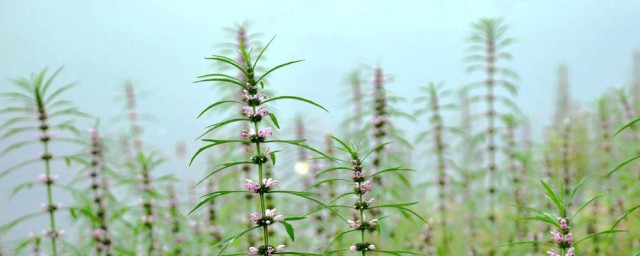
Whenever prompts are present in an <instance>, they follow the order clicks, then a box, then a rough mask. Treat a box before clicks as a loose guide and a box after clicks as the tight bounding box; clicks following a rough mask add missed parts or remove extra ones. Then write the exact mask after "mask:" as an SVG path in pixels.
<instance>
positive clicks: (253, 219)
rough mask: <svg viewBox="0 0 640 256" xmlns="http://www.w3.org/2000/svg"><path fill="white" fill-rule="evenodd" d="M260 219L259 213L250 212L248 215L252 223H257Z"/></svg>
mask: <svg viewBox="0 0 640 256" xmlns="http://www.w3.org/2000/svg"><path fill="white" fill-rule="evenodd" d="M261 219H262V215H261V214H259V213H252V214H251V215H250V216H249V221H251V222H253V223H254V224H255V223H258V221H260V220H261Z"/></svg>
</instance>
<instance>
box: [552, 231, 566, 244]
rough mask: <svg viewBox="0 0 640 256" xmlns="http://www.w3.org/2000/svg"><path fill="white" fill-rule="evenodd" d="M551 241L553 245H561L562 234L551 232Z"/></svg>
mask: <svg viewBox="0 0 640 256" xmlns="http://www.w3.org/2000/svg"><path fill="white" fill-rule="evenodd" d="M551 240H552V241H553V242H554V243H558V244H559V243H562V240H563V239H562V234H560V233H559V232H557V231H555V230H552V231H551Z"/></svg>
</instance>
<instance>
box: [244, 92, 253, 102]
mask: <svg viewBox="0 0 640 256" xmlns="http://www.w3.org/2000/svg"><path fill="white" fill-rule="evenodd" d="M249 99H251V95H250V94H249V92H248V91H247V90H242V100H243V101H247V100H249Z"/></svg>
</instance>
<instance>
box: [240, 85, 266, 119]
mask: <svg viewBox="0 0 640 256" xmlns="http://www.w3.org/2000/svg"><path fill="white" fill-rule="evenodd" d="M247 88H249V89H248V90H242V101H244V102H246V103H247V105H249V106H251V107H255V106H259V105H260V103H262V101H264V100H266V99H267V96H265V95H264V93H262V92H257V89H256V88H255V87H253V86H252V85H251V84H249V83H247ZM267 114H268V113H267Z"/></svg>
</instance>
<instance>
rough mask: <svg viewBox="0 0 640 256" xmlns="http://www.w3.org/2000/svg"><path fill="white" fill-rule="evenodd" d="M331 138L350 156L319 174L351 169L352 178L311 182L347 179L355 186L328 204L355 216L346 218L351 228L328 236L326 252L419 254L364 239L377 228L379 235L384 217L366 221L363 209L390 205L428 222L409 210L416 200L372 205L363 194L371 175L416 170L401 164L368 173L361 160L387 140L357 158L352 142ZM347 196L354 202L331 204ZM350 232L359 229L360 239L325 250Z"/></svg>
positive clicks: (332, 180) (367, 189)
mask: <svg viewBox="0 0 640 256" xmlns="http://www.w3.org/2000/svg"><path fill="white" fill-rule="evenodd" d="M333 139H334V140H336V141H337V142H338V143H339V144H340V145H341V146H342V148H341V149H343V150H344V151H346V152H347V153H349V156H350V159H349V160H339V159H337V160H338V162H339V163H341V164H344V166H336V167H332V168H329V169H326V170H324V171H322V172H320V173H318V175H322V174H326V173H329V172H333V171H339V170H345V171H347V170H348V171H352V172H353V173H352V174H351V175H350V176H351V177H350V178H351V179H344V178H332V179H327V180H323V181H319V182H318V183H316V184H314V186H317V185H320V184H323V183H327V182H337V181H346V182H355V186H354V188H353V190H352V191H351V192H347V193H344V194H341V195H338V196H337V197H336V198H335V199H334V200H333V201H332V203H331V204H330V205H329V207H331V208H347V209H353V210H354V211H355V212H354V213H355V214H354V215H355V216H354V220H349V221H348V224H349V227H350V228H352V229H351V230H348V231H343V232H340V233H338V234H337V235H336V236H334V237H332V238H331V239H329V241H328V242H327V243H325V245H326V247H327V249H326V250H325V254H329V255H331V254H334V253H339V252H343V251H349V252H350V253H355V252H356V251H357V252H360V253H362V255H366V254H367V252H372V251H374V252H376V253H383V254H391V255H402V254H413V255H419V254H416V253H414V252H409V251H395V250H381V249H380V248H379V247H380V245H378V247H376V245H375V244H373V243H371V242H369V241H367V240H366V238H365V233H366V231H373V230H377V232H378V234H380V231H381V227H380V225H379V223H378V221H379V220H381V219H384V218H386V216H384V217H379V218H376V219H371V220H368V219H367V217H366V214H365V212H367V211H371V210H375V209H384V208H391V209H397V210H400V211H401V212H402V213H403V214H407V215H409V214H410V215H413V216H414V217H416V218H418V219H420V220H421V221H423V222H424V223H425V224H428V223H427V221H426V220H425V219H424V218H422V217H421V216H420V215H419V214H418V213H416V212H415V211H413V210H411V209H409V208H408V207H409V206H412V205H415V204H417V203H418V202H412V203H395V204H388V205H376V206H374V204H373V201H374V199H373V198H372V197H371V198H369V199H365V197H364V196H365V195H366V194H371V193H369V192H371V191H372V190H373V186H374V185H373V182H372V180H371V178H373V177H376V176H378V175H381V174H385V173H400V172H408V171H415V170H412V169H408V168H404V167H402V166H398V167H393V168H387V169H383V170H378V171H375V172H374V173H372V174H369V175H367V174H366V173H365V172H364V170H365V168H364V160H365V159H366V158H367V156H369V155H370V154H371V153H373V152H375V151H376V150H378V148H381V147H384V146H385V145H386V144H388V143H383V144H380V145H378V146H377V147H375V148H373V149H371V150H370V151H368V152H367V153H366V154H365V155H364V157H362V158H361V157H360V156H359V153H358V151H357V150H356V149H355V147H354V146H353V145H348V144H347V143H345V142H344V141H342V140H340V139H338V138H336V137H333ZM349 195H355V196H356V200H355V203H354V204H353V205H341V204H333V203H334V202H336V201H338V200H339V199H341V198H344V197H346V196H349ZM352 232H359V233H360V242H358V243H356V244H354V245H351V246H350V247H349V249H338V250H328V248H329V247H330V246H331V245H332V244H333V242H334V241H335V240H336V239H338V238H340V237H342V236H343V235H345V234H348V233H352Z"/></svg>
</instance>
